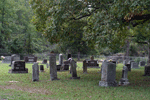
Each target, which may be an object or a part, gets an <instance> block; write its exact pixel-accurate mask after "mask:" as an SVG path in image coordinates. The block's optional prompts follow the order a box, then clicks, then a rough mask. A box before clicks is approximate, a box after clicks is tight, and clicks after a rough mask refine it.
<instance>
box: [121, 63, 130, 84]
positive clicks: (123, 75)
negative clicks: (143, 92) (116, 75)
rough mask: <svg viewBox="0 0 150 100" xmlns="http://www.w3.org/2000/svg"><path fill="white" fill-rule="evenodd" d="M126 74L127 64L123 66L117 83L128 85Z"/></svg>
mask: <svg viewBox="0 0 150 100" xmlns="http://www.w3.org/2000/svg"><path fill="white" fill-rule="evenodd" d="M127 75H128V68H127V66H123V70H122V78H121V79H120V81H119V85H128V84H129V81H128V78H127Z"/></svg>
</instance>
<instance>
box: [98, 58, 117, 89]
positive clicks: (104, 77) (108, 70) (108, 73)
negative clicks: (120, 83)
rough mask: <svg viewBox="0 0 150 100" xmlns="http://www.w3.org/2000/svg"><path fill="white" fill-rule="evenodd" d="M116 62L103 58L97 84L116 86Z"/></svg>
mask: <svg viewBox="0 0 150 100" xmlns="http://www.w3.org/2000/svg"><path fill="white" fill-rule="evenodd" d="M115 78H116V64H115V63H112V62H109V61H107V60H105V61H104V62H103V63H102V73H101V81H99V86H104V87H108V86H117V82H116V79H115Z"/></svg>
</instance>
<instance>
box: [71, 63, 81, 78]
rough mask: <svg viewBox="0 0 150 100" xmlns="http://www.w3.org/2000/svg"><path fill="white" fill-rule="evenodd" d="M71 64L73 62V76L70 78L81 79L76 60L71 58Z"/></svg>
mask: <svg viewBox="0 0 150 100" xmlns="http://www.w3.org/2000/svg"><path fill="white" fill-rule="evenodd" d="M70 64H71V74H72V77H70V79H80V77H77V71H76V67H77V66H76V62H75V61H74V60H71V61H70Z"/></svg>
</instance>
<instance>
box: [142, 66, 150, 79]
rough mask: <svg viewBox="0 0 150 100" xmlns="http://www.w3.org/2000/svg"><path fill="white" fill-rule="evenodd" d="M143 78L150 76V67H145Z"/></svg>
mask: <svg viewBox="0 0 150 100" xmlns="http://www.w3.org/2000/svg"><path fill="white" fill-rule="evenodd" d="M143 76H150V65H146V66H145V70H144V75H143Z"/></svg>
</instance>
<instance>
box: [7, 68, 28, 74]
mask: <svg viewBox="0 0 150 100" xmlns="http://www.w3.org/2000/svg"><path fill="white" fill-rule="evenodd" d="M8 73H28V69H27V68H25V70H24V71H14V70H12V69H9V71H8Z"/></svg>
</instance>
